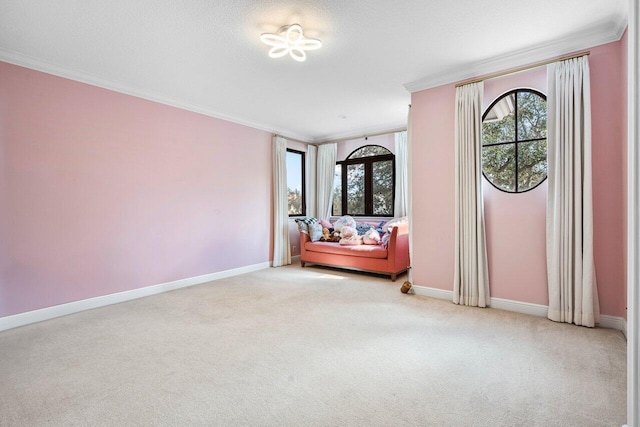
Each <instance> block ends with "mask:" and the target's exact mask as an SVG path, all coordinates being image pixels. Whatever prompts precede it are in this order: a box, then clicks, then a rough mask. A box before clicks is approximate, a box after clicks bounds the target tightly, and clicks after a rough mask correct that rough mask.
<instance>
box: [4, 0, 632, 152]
mask: <svg viewBox="0 0 640 427" xmlns="http://www.w3.org/2000/svg"><path fill="white" fill-rule="evenodd" d="M626 15H627V1H626V0H537V1H530V0H483V1H476V0H457V1H451V0H447V1H445V0H417V1H413V0H402V1H396V2H390V1H388V0H361V1H335V0H334V1H332V0H324V1H320V0H315V1H309V0H298V1H275V0H260V1H249V0H153V1H152V0H134V1H131V0H108V1H104V0H100V1H97V0H57V1H42V0H2V1H1V2H0V60H4V61H8V62H13V63H18V64H20V65H26V66H30V67H32V68H37V69H42V70H44V71H49V72H52V73H55V74H59V75H64V76H67V77H72V78H77V79H78V80H82V81H87V82H90V83H94V84H100V85H102V86H105V87H110V88H113V89H116V90H121V91H123V92H127V93H132V94H137V95H139V96H143V97H146V98H149V99H155V100H159V101H161V102H165V103H168V104H171V105H177V106H182V107H185V108H188V109H192V110H194V111H200V112H203V113H205V114H210V115H213V116H216V117H221V118H226V119H230V120H234V121H236V122H239V123H244V124H249V125H252V126H255V127H258V128H261V129H266V130H270V131H274V132H277V133H282V134H283V135H285V136H290V137H294V138H299V139H304V140H306V141H322V140H327V139H332V138H338V137H344V136H356V135H361V134H366V133H374V132H378V131H384V130H391V129H395V128H399V127H403V126H405V123H406V115H407V104H408V103H409V101H410V94H409V92H408V91H407V90H406V89H405V88H404V87H403V84H406V83H409V82H415V81H419V80H420V79H423V78H424V77H425V76H427V77H428V76H435V77H438V78H440V79H442V78H443V76H444V77H445V78H446V75H447V73H448V72H449V71H450V70H456V69H457V70H462V69H465V67H468V69H473V66H474V64H481V63H483V61H485V62H486V61H487V60H490V59H494V58H500V57H503V56H505V55H509V54H513V53H517V52H522V51H525V50H528V49H533V48H536V47H539V46H549V45H553V44H554V43H557V41H558V40H564V39H567V38H570V37H572V36H574V37H575V35H579V34H586V33H587V32H588V31H590V29H593V28H610V27H615V26H616V25H617V26H618V27H620V26H621V25H622V27H624V22H626V21H625V20H626ZM292 23H299V24H301V25H302V26H303V28H304V29H305V34H306V35H307V36H309V37H314V38H319V39H321V40H322V42H323V47H322V49H320V50H317V51H312V52H309V54H308V59H307V61H306V62H304V63H298V62H295V61H293V60H292V59H291V58H289V57H288V56H287V57H283V58H279V59H271V58H269V57H268V56H267V51H268V47H267V46H265V45H263V44H262V43H261V42H260V40H259V36H260V34H261V33H263V32H275V31H276V30H277V29H278V28H279V27H280V26H282V25H287V24H292ZM596 42H597V40H596ZM345 116H346V118H344V117H345Z"/></svg>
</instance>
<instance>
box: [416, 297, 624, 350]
mask: <svg viewBox="0 0 640 427" xmlns="http://www.w3.org/2000/svg"><path fill="white" fill-rule="evenodd" d="M411 289H412V290H413V292H414V293H415V294H416V295H422V296H425V297H431V298H438V299H443V300H447V301H452V300H453V291H448V290H444V289H436V288H429V287H426V286H412V287H411ZM489 307H491V308H496V309H498V310H505V311H512V312H514V313H522V314H529V315H532V316H538V317H547V310H548V307H547V306H546V305H540V304H532V303H528V302H521V301H513V300H508V299H503V298H491V302H490V304H489ZM597 325H598V326H600V327H602V328H610V329H617V330H618V331H622V333H623V334H624V336H625V338H626V337H627V321H626V320H625V319H623V318H622V317H616V316H608V315H600V322H598V323H597Z"/></svg>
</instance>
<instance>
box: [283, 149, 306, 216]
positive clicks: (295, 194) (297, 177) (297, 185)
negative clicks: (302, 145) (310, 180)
mask: <svg viewBox="0 0 640 427" xmlns="http://www.w3.org/2000/svg"><path fill="white" fill-rule="evenodd" d="M287 196H288V197H287V198H288V201H289V215H303V214H304V212H303V210H302V154H300V153H292V152H291V151H287Z"/></svg>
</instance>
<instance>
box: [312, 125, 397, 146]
mask: <svg viewBox="0 0 640 427" xmlns="http://www.w3.org/2000/svg"><path fill="white" fill-rule="evenodd" d="M404 130H407V123H406V122H405V123H397V124H393V125H384V126H374V127H368V128H362V129H360V130H356V131H349V132H341V133H335V134H330V135H325V136H323V137H322V138H315V139H314V140H313V141H312V144H316V145H320V144H328V143H330V142H342V141H348V140H351V139H358V138H364V137H365V136H378V135H385V134H388V133H395V132H402V131H404Z"/></svg>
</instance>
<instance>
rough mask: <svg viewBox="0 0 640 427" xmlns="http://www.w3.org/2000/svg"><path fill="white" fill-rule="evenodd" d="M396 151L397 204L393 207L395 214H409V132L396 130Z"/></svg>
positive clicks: (397, 215)
mask: <svg viewBox="0 0 640 427" xmlns="http://www.w3.org/2000/svg"><path fill="white" fill-rule="evenodd" d="M394 138H395V151H396V189H395V206H394V208H393V212H394V216H396V217H401V216H407V196H408V193H407V186H408V180H407V150H408V142H407V132H406V131H405V132H396V133H395V134H394Z"/></svg>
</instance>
